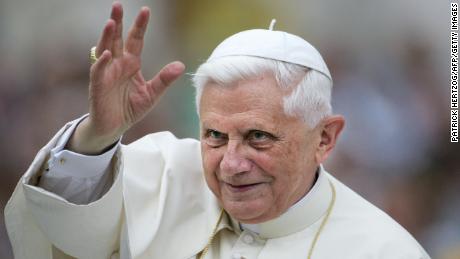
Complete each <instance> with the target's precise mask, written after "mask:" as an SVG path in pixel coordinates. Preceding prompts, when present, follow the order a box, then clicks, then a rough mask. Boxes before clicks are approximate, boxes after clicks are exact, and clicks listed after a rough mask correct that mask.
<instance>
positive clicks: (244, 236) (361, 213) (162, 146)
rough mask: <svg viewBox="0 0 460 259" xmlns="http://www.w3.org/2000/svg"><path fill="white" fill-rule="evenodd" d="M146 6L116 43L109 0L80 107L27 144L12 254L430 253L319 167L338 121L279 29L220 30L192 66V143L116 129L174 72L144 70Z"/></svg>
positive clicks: (10, 215)
mask: <svg viewBox="0 0 460 259" xmlns="http://www.w3.org/2000/svg"><path fill="white" fill-rule="evenodd" d="M148 17H149V10H148V9H147V8H142V10H141V11H140V13H139V15H138V17H137V19H136V21H135V23H134V25H133V26H132V28H131V30H130V32H129V35H128V37H127V40H126V41H125V42H123V40H122V37H121V35H122V33H121V32H122V7H121V5H120V4H119V3H115V4H114V5H113V7H112V14H111V19H110V20H109V21H108V22H107V24H106V26H105V28H104V31H103V33H102V36H101V39H100V41H99V43H98V46H97V47H96V49H95V50H94V51H95V52H94V53H93V59H94V64H93V65H92V67H91V77H90V108H89V115H87V116H83V117H82V118H80V119H78V120H76V121H73V122H71V123H69V124H67V125H66V126H65V127H64V128H63V129H62V130H61V131H59V133H58V134H57V135H56V136H55V137H54V138H53V139H52V140H51V141H50V143H49V144H47V145H46V146H45V147H44V148H43V149H42V150H41V151H40V152H39V154H38V155H37V157H36V159H35V160H34V162H33V163H32V165H31V167H30V168H29V170H28V171H27V172H26V174H25V175H24V177H23V178H22V179H21V181H20V183H19V184H18V186H17V188H16V190H15V192H14V194H13V197H12V198H11V200H10V202H9V203H8V206H7V208H6V213H5V214H6V221H7V227H8V234H9V236H10V239H11V241H12V245H13V250H14V254H15V257H16V258H46V259H49V258H72V257H77V258H123V259H128V258H136V259H141V258H142V259H143V258H145V259H147V258H172V259H174V258H178V259H180V258H248V259H249V258H261V259H265V258H266V259H268V258H277V259H279V258H354V259H355V258H429V256H428V255H427V254H426V253H425V251H424V250H423V248H422V247H420V245H419V244H418V243H417V242H416V241H415V240H414V239H413V238H412V237H411V236H410V234H408V233H407V231H405V230H404V229H403V228H402V227H401V226H399V225H398V224H397V223H396V222H394V221H393V220H392V219H391V218H390V217H388V216H387V215H386V214H385V213H383V212H382V211H380V210H379V209H377V208H376V207H374V206H373V205H371V204H369V203H368V202H366V201H365V200H364V199H363V198H361V197H360V196H358V195H357V194H355V193H354V192H353V191H351V190H350V189H348V188H347V187H346V186H344V185H343V184H342V183H340V182H339V181H338V180H336V179H335V178H333V177H332V176H331V175H330V174H328V173H327V172H326V171H325V170H324V168H323V167H322V166H321V164H322V163H323V161H325V160H326V158H327V157H328V155H329V154H330V152H331V151H332V149H333V148H334V145H335V144H336V141H337V138H338V136H339V134H340V132H341V130H342V128H343V126H344V119H343V117H341V116H338V115H332V112H331V106H330V95H331V88H332V79H331V76H330V74H329V71H328V69H327V67H326V65H325V63H324V61H323V60H322V58H321V56H320V54H319V53H318V52H317V51H316V49H315V48H314V47H313V46H311V45H310V44H309V43H307V42H306V41H304V40H303V39H301V38H299V37H297V36H294V35H291V34H288V33H285V32H280V31H273V30H272V28H271V29H270V30H249V31H244V32H240V33H238V34H235V35H233V36H231V37H229V38H227V39H226V40H224V41H223V42H222V43H221V44H220V45H219V46H218V47H217V48H216V49H215V50H214V52H213V53H212V54H211V56H210V57H209V59H208V60H207V61H206V62H205V63H204V64H202V65H201V66H200V67H199V68H198V70H197V72H196V74H195V75H194V84H195V86H196V90H197V91H196V93H197V94H196V101H197V108H198V113H199V117H200V126H201V136H200V142H198V141H196V140H192V139H184V140H179V139H176V138H175V137H174V136H173V135H172V134H171V133H167V132H163V133H156V134H152V135H149V136H146V137H144V138H142V139H140V140H138V141H136V142H135V143H133V144H130V145H128V146H123V145H121V144H120V142H119V139H120V138H121V136H122V135H123V133H124V132H126V131H127V130H128V129H129V128H130V127H131V126H132V125H134V124H135V123H136V122H138V121H139V120H141V119H142V117H143V116H144V115H145V114H146V113H147V112H148V111H149V110H150V109H151V108H152V107H153V106H154V105H155V103H156V102H157V101H158V99H159V97H160V96H161V94H162V93H163V92H164V91H165V89H166V88H167V87H168V86H169V85H170V84H171V82H173V81H174V80H175V79H176V78H177V77H179V75H180V74H182V72H183V71H184V66H183V64H182V63H180V62H173V63H171V64H169V65H167V66H166V67H164V68H163V69H162V70H161V71H160V72H159V73H158V74H157V75H156V76H155V77H153V79H151V80H149V81H146V80H144V78H143V76H142V74H141V72H140V54H141V50H142V45H143V35H144V32H145V29H146V25H147V21H148Z"/></svg>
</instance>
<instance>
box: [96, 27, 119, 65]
mask: <svg viewBox="0 0 460 259" xmlns="http://www.w3.org/2000/svg"><path fill="white" fill-rule="evenodd" d="M114 29H115V22H114V21H113V20H112V19H109V20H108V21H107V23H106V24H105V26H104V30H103V31H102V35H101V38H100V39H99V42H98V43H97V47H96V57H99V56H100V55H101V54H102V52H104V50H106V49H108V50H110V49H112V44H113V35H114Z"/></svg>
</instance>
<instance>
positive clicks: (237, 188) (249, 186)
mask: <svg viewBox="0 0 460 259" xmlns="http://www.w3.org/2000/svg"><path fill="white" fill-rule="evenodd" d="M262 184H263V183H252V184H238V185H234V184H230V183H225V186H227V188H228V189H229V190H230V191H232V192H246V191H249V190H252V189H255V188H257V187H259V186H260V185H262Z"/></svg>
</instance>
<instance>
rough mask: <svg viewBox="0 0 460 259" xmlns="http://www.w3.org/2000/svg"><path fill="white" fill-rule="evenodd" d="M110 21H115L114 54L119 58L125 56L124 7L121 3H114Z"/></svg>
mask: <svg viewBox="0 0 460 259" xmlns="http://www.w3.org/2000/svg"><path fill="white" fill-rule="evenodd" d="M110 19H112V20H114V21H115V32H114V38H113V46H112V54H113V56H114V57H119V56H121V55H122V54H123V35H122V34H123V6H122V5H121V3H120V2H114V3H113V5H112V13H111V14H110Z"/></svg>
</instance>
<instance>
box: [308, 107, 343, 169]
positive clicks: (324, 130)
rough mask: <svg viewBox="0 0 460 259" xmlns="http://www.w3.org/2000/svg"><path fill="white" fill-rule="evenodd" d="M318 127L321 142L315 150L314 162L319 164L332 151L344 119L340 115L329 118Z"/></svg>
mask: <svg viewBox="0 0 460 259" xmlns="http://www.w3.org/2000/svg"><path fill="white" fill-rule="evenodd" d="M319 126H320V129H319V130H320V131H321V132H320V134H321V140H320V143H319V145H318V148H317V150H316V156H315V158H316V162H317V163H318V164H321V163H322V162H324V161H325V160H326V158H327V157H328V156H329V154H330V153H331V151H332V150H333V149H334V147H335V144H336V143H337V139H338V138H339V135H340V133H341V132H342V129H343V127H344V126H345V118H344V117H343V116H341V115H333V116H329V117H327V118H325V119H324V120H323V121H322V122H321V123H320V125H319Z"/></svg>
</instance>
